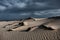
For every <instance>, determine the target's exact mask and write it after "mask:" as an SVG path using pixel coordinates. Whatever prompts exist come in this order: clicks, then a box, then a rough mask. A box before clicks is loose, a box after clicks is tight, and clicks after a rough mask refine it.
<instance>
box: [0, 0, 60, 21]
mask: <svg viewBox="0 0 60 40" xmlns="http://www.w3.org/2000/svg"><path fill="white" fill-rule="evenodd" d="M7 16H8V17H7ZM50 16H60V0H0V19H9V20H10V19H19V18H24V17H50Z"/></svg>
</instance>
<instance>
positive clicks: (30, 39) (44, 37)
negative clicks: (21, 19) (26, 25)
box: [0, 29, 60, 40]
mask: <svg viewBox="0 0 60 40" xmlns="http://www.w3.org/2000/svg"><path fill="white" fill-rule="evenodd" d="M0 39H1V40H60V31H57V32H55V31H51V30H42V29H37V30H35V31H32V32H18V31H15V32H0Z"/></svg>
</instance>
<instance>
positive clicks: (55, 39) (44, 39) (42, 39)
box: [0, 16, 60, 40]
mask: <svg viewBox="0 0 60 40" xmlns="http://www.w3.org/2000/svg"><path fill="white" fill-rule="evenodd" d="M49 28H51V29H54V30H56V31H54V30H50V29H49ZM59 30H60V17H59V16H58V17H50V18H28V19H24V20H22V21H0V40H60V31H59Z"/></svg>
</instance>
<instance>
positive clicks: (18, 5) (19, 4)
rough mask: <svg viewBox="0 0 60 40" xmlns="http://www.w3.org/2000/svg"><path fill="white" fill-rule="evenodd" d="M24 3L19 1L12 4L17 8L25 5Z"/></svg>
mask: <svg viewBox="0 0 60 40" xmlns="http://www.w3.org/2000/svg"><path fill="white" fill-rule="evenodd" d="M26 5H27V4H26V3H23V2H20V3H15V5H14V6H16V7H18V8H25V7H26Z"/></svg>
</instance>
